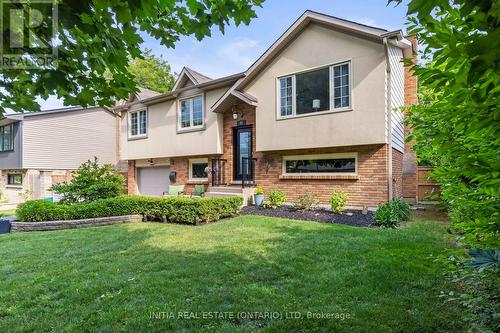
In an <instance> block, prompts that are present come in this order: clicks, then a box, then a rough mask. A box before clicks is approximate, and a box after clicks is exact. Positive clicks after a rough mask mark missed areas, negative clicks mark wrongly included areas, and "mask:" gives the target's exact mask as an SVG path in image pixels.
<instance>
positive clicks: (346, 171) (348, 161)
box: [283, 153, 357, 176]
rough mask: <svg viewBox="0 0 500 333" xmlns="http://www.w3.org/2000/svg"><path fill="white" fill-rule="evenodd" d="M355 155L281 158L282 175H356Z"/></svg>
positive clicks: (341, 154)
mask: <svg viewBox="0 0 500 333" xmlns="http://www.w3.org/2000/svg"><path fill="white" fill-rule="evenodd" d="M356 174H357V154H356V153H340V154H319V155H296V156H284V157H283V175H285V176H288V175H311V176H321V175H325V176H327V175H356Z"/></svg>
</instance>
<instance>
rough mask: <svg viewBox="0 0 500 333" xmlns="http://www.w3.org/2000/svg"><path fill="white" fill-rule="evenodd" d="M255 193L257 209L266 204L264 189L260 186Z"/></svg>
mask: <svg viewBox="0 0 500 333" xmlns="http://www.w3.org/2000/svg"><path fill="white" fill-rule="evenodd" d="M253 193H254V202H255V205H256V206H257V207H259V206H262V203H263V202H264V189H263V188H262V187H260V186H257V187H256V188H255V191H254V192H253Z"/></svg>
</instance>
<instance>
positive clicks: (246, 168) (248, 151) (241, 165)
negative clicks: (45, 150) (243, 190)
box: [234, 127, 252, 180]
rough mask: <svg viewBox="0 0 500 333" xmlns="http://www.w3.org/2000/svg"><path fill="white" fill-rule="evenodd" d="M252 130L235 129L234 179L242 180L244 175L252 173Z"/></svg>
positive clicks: (247, 128)
mask: <svg viewBox="0 0 500 333" xmlns="http://www.w3.org/2000/svg"><path fill="white" fill-rule="evenodd" d="M251 159H252V128H251V127H237V128H235V129H234V179H235V180H242V179H243V175H244V174H249V173H251V168H250V160H251Z"/></svg>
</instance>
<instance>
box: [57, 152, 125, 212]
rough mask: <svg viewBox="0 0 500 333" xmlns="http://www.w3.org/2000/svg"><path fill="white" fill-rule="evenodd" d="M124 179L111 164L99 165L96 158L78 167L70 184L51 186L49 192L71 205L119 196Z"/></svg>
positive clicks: (122, 188)
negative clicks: (58, 195) (60, 196)
mask: <svg viewBox="0 0 500 333" xmlns="http://www.w3.org/2000/svg"><path fill="white" fill-rule="evenodd" d="M124 184H125V177H123V176H122V175H120V174H118V173H116V171H115V170H114V168H113V166H112V165H111V164H104V165H99V161H98V159H97V157H94V160H93V161H91V160H88V161H87V162H85V163H83V164H82V165H80V167H79V168H78V170H77V171H75V172H74V173H73V179H72V180H71V181H70V182H63V183H60V184H55V185H53V186H52V187H51V188H50V190H51V191H53V192H55V193H57V194H60V195H62V199H61V203H65V204H72V203H76V202H81V201H94V200H98V199H105V198H111V197H116V196H119V195H120V194H122V193H123V190H124V188H125V185H124Z"/></svg>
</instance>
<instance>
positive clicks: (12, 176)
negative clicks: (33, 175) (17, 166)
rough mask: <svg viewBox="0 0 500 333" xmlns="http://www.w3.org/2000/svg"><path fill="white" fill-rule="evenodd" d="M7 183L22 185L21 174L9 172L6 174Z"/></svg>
mask: <svg viewBox="0 0 500 333" xmlns="http://www.w3.org/2000/svg"><path fill="white" fill-rule="evenodd" d="M7 185H14V186H21V185H23V176H22V175H21V174H20V173H9V174H8V175H7Z"/></svg>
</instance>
